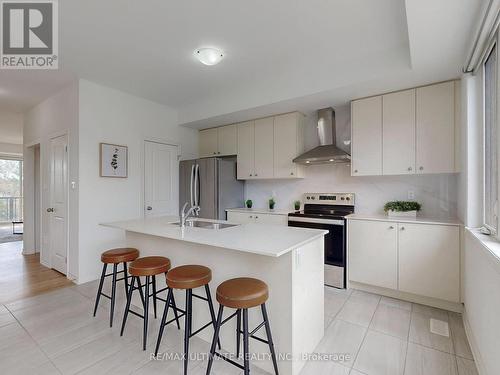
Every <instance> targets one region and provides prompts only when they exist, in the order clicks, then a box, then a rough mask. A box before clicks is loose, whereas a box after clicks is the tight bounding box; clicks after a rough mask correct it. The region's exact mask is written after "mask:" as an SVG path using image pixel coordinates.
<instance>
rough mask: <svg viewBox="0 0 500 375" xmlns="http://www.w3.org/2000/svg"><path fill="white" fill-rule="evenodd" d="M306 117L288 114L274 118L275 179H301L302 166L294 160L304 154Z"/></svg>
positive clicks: (298, 114)
mask: <svg viewBox="0 0 500 375" xmlns="http://www.w3.org/2000/svg"><path fill="white" fill-rule="evenodd" d="M303 119H304V116H303V115H302V114H301V113H298V112H294V113H286V114H284V115H280V116H276V117H274V177H275V178H293V177H301V175H302V166H300V165H298V164H296V163H294V162H293V159H294V158H296V157H297V156H298V155H300V154H301V153H303V152H304V137H303V133H304V121H303Z"/></svg>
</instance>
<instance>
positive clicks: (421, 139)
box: [416, 82, 455, 173]
mask: <svg viewBox="0 0 500 375" xmlns="http://www.w3.org/2000/svg"><path fill="white" fill-rule="evenodd" d="M416 90H417V101H416V102H417V112H416V121H417V128H416V152H417V160H416V166H417V173H450V172H454V171H455V83H454V82H444V83H440V84H437V85H431V86H425V87H419V88H417V89H416Z"/></svg>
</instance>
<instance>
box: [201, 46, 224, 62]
mask: <svg viewBox="0 0 500 375" xmlns="http://www.w3.org/2000/svg"><path fill="white" fill-rule="evenodd" d="M194 55H195V56H196V58H197V59H198V60H200V62H201V63H202V64H205V65H216V64H218V63H220V61H221V60H222V59H223V58H224V53H222V51H221V50H218V49H216V48H198V49H197V50H196V51H194Z"/></svg>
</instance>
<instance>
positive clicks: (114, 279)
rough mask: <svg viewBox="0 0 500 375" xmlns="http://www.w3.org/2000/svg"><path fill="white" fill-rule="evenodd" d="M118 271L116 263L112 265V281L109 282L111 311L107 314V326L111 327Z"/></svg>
mask: <svg viewBox="0 0 500 375" xmlns="http://www.w3.org/2000/svg"><path fill="white" fill-rule="evenodd" d="M117 271H118V263H115V264H113V281H112V282H111V311H110V312H109V326H110V327H113V315H114V313H115V300H116V273H117Z"/></svg>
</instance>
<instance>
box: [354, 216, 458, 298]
mask: <svg viewBox="0 0 500 375" xmlns="http://www.w3.org/2000/svg"><path fill="white" fill-rule="evenodd" d="M348 234H349V236H348V258H349V269H348V274H349V280H350V281H353V282H359V283H363V284H367V285H370V286H376V287H382V288H386V289H392V290H397V291H399V292H404V293H411V294H414V295H418V296H423V297H429V298H433V299H439V300H443V301H447V302H454V303H458V302H460V227H459V226H458V225H443V224H427V223H406V222H404V221H401V222H396V221H391V220H387V221H384V220H353V219H350V220H349V222H348ZM401 297H404V296H401Z"/></svg>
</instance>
